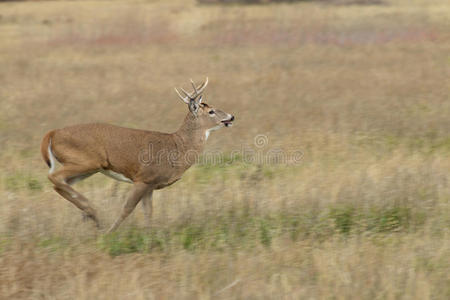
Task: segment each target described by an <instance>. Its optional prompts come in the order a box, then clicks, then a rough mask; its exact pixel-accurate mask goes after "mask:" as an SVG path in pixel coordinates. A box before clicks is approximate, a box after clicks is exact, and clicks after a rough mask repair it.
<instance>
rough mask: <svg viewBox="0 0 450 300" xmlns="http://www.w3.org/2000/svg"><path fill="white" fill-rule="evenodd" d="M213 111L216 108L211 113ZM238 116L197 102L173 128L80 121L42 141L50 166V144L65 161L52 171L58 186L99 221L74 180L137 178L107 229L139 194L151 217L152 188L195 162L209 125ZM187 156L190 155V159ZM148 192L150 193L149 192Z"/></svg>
mask: <svg viewBox="0 0 450 300" xmlns="http://www.w3.org/2000/svg"><path fill="white" fill-rule="evenodd" d="M210 111H214V114H210ZM233 120H234V117H233V116H232V115H229V114H227V113H225V112H222V111H220V110H215V109H214V108H212V107H210V106H208V105H206V104H203V103H199V105H198V111H196V112H195V114H194V112H192V111H191V112H189V113H188V114H187V116H186V118H185V119H184V122H183V124H182V126H181V127H180V128H179V130H178V131H176V132H174V133H162V132H156V131H147V130H139V129H131V128H124V127H119V126H114V125H110V124H100V123H93V124H81V125H75V126H70V127H66V128H62V129H56V130H53V131H50V132H49V133H47V134H46V135H45V136H44V138H43V140H42V144H41V153H42V157H43V158H44V161H45V162H46V163H47V164H48V165H49V166H50V167H51V162H50V158H49V153H48V145H49V143H51V146H50V148H51V152H52V154H53V155H54V157H55V158H56V159H57V161H58V162H60V163H61V164H62V167H61V168H60V169H59V170H57V171H55V172H54V173H50V174H49V180H50V181H51V182H52V183H53V184H54V185H55V187H54V188H55V191H56V192H58V193H59V194H60V195H61V196H63V197H64V198H66V199H67V200H69V201H70V202H72V203H73V204H74V205H75V206H77V207H78V208H80V209H81V210H82V211H83V212H84V214H85V215H86V216H87V217H90V218H91V219H93V220H94V221H95V222H96V224H97V226H99V221H98V218H97V216H96V212H95V211H94V209H92V208H91V206H90V204H89V201H88V199H86V198H85V197H84V196H83V195H81V194H80V193H78V192H77V191H75V190H74V189H73V188H72V187H71V186H70V185H71V184H73V183H75V182H76V181H79V180H82V179H85V178H87V177H89V176H91V175H92V174H94V173H97V172H103V173H108V172H109V171H113V172H115V173H118V174H121V175H123V176H125V177H126V178H127V179H129V180H130V181H132V182H133V183H134V188H133V191H132V193H131V196H130V198H129V199H128V200H127V203H126V204H125V207H124V210H123V212H122V214H121V215H120V217H119V218H118V219H117V221H116V222H115V223H114V224H113V226H112V227H111V228H110V230H109V231H113V230H115V229H117V227H118V226H119V225H120V223H121V222H122V221H123V220H124V219H125V218H126V217H127V216H128V215H129V214H130V213H131V211H132V210H133V209H134V207H135V206H136V205H137V203H138V202H139V201H140V200H141V198H144V199H145V201H144V202H145V203H144V202H143V205H144V207H145V210H146V215H147V216H148V218H149V217H150V215H151V211H152V208H151V195H152V192H153V190H156V189H161V188H164V187H166V186H168V185H171V184H173V183H174V182H175V181H177V180H179V179H180V178H181V176H182V175H183V173H184V172H185V171H186V170H187V169H188V168H189V167H190V166H191V165H192V164H193V163H194V162H195V160H194V159H193V156H195V155H198V154H200V152H201V151H202V150H203V147H204V145H205V142H206V131H207V130H209V129H211V128H216V127H222V126H224V125H225V124H226V123H231V122H232V121H233ZM188 154H190V155H188ZM186 158H189V159H186ZM146 195H147V197H145V196H146Z"/></svg>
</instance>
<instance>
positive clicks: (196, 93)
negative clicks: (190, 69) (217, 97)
mask: <svg viewBox="0 0 450 300" xmlns="http://www.w3.org/2000/svg"><path fill="white" fill-rule="evenodd" d="M191 85H192V87H193V88H194V93H195V96H198V91H197V88H196V87H195V83H194V81H193V80H192V79H191Z"/></svg>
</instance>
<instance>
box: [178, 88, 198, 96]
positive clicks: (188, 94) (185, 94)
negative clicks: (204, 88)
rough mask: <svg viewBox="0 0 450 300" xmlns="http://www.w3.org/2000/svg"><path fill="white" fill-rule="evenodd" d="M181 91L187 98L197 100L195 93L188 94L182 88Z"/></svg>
mask: <svg viewBox="0 0 450 300" xmlns="http://www.w3.org/2000/svg"><path fill="white" fill-rule="evenodd" d="M180 89H181V91H182V92H183V93H184V94H185V95H186V97H188V98H189V99H195V95H193V93H192V94H191V93H188V92H186V91H185V90H184V89H183V88H180Z"/></svg>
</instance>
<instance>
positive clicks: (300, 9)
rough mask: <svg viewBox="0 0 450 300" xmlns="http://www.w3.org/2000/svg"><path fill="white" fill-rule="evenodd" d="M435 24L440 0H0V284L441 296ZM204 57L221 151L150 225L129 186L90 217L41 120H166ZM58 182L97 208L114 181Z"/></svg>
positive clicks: (41, 291)
mask: <svg viewBox="0 0 450 300" xmlns="http://www.w3.org/2000/svg"><path fill="white" fill-rule="evenodd" d="M449 24H450V3H448V1H444V0H435V1H427V0H414V1H406V0H386V1H384V4H382V5H363V6H358V5H327V4H325V3H317V2H314V1H313V2H303V3H296V4H278V5H249V6H244V5H228V6H219V5H199V4H197V3H196V2H195V1H181V0H176V1H73V2H72V1H70V2H69V1H54V2H45V1H31V2H2V3H0V108H1V110H0V149H1V151H0V165H1V169H0V299H449V298H450V259H449V257H450V27H449ZM205 76H209V79H210V84H209V86H208V88H207V91H206V93H205V96H206V101H207V102H209V103H211V104H213V105H215V106H217V107H219V108H222V109H223V110H225V111H229V112H231V113H233V114H234V115H235V116H236V122H235V124H234V126H233V127H232V128H229V129H222V130H221V131H218V132H214V133H213V134H212V135H211V137H210V138H209V140H208V146H207V152H208V153H221V155H222V157H223V159H222V161H210V160H203V161H202V163H199V164H198V165H196V166H195V167H193V168H191V169H190V170H189V171H188V172H186V174H185V176H184V177H183V179H182V180H181V181H179V182H178V183H176V184H175V185H173V186H171V187H169V188H167V189H164V190H161V191H158V192H156V193H155V196H154V208H155V213H154V216H153V220H152V226H151V228H147V227H146V226H145V222H144V216H143V212H142V210H141V209H140V207H139V206H138V207H137V209H136V210H135V212H134V213H133V214H132V215H130V217H129V218H128V219H127V220H126V222H125V223H124V224H123V225H122V227H121V228H120V229H119V231H118V232H117V233H115V234H110V235H106V234H105V233H104V230H100V231H98V230H97V229H96V228H95V227H94V226H93V224H91V223H89V222H83V220H82V217H81V213H80V211H79V210H77V209H76V208H75V207H73V206H72V205H71V204H70V203H69V202H68V201H66V200H64V199H62V198H61V197H60V196H59V195H57V194H56V193H55V192H54V191H53V190H52V188H51V185H50V183H49V182H48V180H47V172H48V169H47V167H46V165H45V163H44V162H43V161H42V159H41V157H40V154H39V144H40V140H41V138H42V136H43V135H44V133H45V132H47V131H48V130H50V129H53V128H59V127H63V126H67V125H70V124H76V123H83V122H94V121H95V122H97V121H101V122H108V123H113V124H117V125H122V126H128V127H133V128H145V129H152V130H159V131H166V132H170V131H174V130H176V129H177V127H178V126H179V125H180V124H181V121H182V118H183V117H184V115H185V114H186V112H187V110H186V107H185V106H183V105H182V104H181V102H180V100H179V99H177V96H176V94H175V93H174V91H173V87H174V86H180V85H182V86H185V87H186V86H187V85H188V79H189V78H191V77H192V78H193V79H194V80H197V81H201V80H203V79H204V78H205ZM259 135H263V136H264V137H265V138H266V140H265V141H264V142H267V143H265V144H264V145H255V137H257V136H259ZM247 150H249V151H250V150H251V151H253V153H254V154H255V155H252V156H248V155H246V153H247V152H246V151H247ZM273 150H277V151H282V152H283V153H285V154H289V153H300V151H301V153H302V157H301V160H298V157H296V159H292V157H290V156H289V155H285V156H283V157H281V159H280V157H278V159H265V158H268V157H269V156H270V155H269V154H270V153H272V152H271V151H273ZM294 151H297V152H294ZM77 186H78V189H79V190H80V191H81V192H82V193H84V194H85V195H86V196H87V197H88V198H90V199H91V200H92V203H93V205H94V206H95V207H96V208H97V210H98V211H99V213H100V219H101V222H102V223H103V224H104V225H105V226H108V225H110V224H111V222H112V221H113V219H114V218H115V217H116V216H117V215H118V213H119V211H120V209H121V206H122V205H123V201H124V197H126V195H127V190H128V189H129V187H130V186H129V185H128V184H126V183H120V184H117V183H114V182H113V181H112V180H111V179H108V178H106V177H104V176H102V175H96V176H94V177H92V178H90V179H88V180H86V181H83V182H81V183H79V184H78V185H77Z"/></svg>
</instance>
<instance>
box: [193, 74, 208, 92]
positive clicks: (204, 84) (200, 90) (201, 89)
mask: <svg viewBox="0 0 450 300" xmlns="http://www.w3.org/2000/svg"><path fill="white" fill-rule="evenodd" d="M207 85H208V77H206V80H205V82H203V83H202V84H201V85H199V86H198V87H197V89H196V92H197V94H201V93H202V92H203V91H204V90H205V88H206V86H207Z"/></svg>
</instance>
